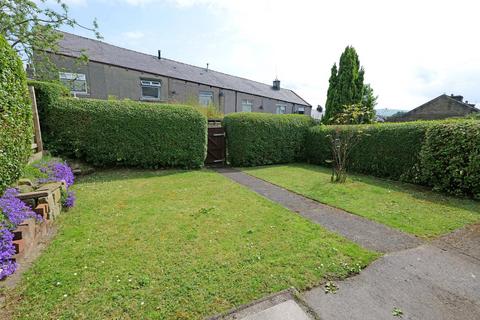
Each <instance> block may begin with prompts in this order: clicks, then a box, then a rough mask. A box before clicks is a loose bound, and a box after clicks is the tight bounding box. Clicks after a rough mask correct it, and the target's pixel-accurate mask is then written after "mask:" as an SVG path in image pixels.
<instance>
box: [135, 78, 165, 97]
mask: <svg viewBox="0 0 480 320" xmlns="http://www.w3.org/2000/svg"><path fill="white" fill-rule="evenodd" d="M140 86H141V87H142V99H145V100H160V88H161V86H162V84H161V83H160V81H151V80H140Z"/></svg>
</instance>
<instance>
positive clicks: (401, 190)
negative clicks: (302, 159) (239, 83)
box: [244, 164, 480, 238]
mask: <svg viewBox="0 0 480 320" xmlns="http://www.w3.org/2000/svg"><path fill="white" fill-rule="evenodd" d="M244 171H245V172H247V173H249V174H251V175H253V176H256V177H258V178H261V179H264V180H267V181H270V182H272V183H274V184H276V185H279V186H282V187H284V188H286V189H289V190H291V191H294V192H296V193H299V194H302V195H305V196H306V197H309V198H312V199H314V200H317V201H319V202H322V203H325V204H328V205H331V206H334V207H337V208H341V209H344V210H346V211H349V212H351V213H354V214H357V215H359V216H362V217H365V218H368V219H371V220H374V221H377V222H379V223H383V224H385V225H388V226H390V227H392V228H395V229H399V230H401V231H404V232H407V233H410V234H413V235H416V236H420V237H423V238H432V237H436V236H439V235H443V234H446V233H449V232H451V231H453V230H455V229H457V228H460V227H462V226H464V225H466V224H469V223H473V222H476V221H479V220H480V202H478V201H474V200H468V199H459V198H454V197H449V196H445V195H442V194H439V193H434V192H431V191H429V190H427V189H425V188H423V187H420V186H415V185H411V184H405V183H400V182H394V181H388V180H382V179H377V178H374V177H368V176H363V175H354V174H350V175H349V179H348V181H347V182H346V183H345V184H334V183H331V182H330V174H331V170H330V169H327V168H322V167H319V166H313V165H307V164H293V165H279V166H268V167H257V168H250V169H244Z"/></svg>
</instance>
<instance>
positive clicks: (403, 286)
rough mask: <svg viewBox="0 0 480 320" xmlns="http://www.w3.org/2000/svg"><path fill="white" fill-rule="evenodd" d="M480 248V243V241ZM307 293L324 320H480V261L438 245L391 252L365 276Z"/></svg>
mask: <svg viewBox="0 0 480 320" xmlns="http://www.w3.org/2000/svg"><path fill="white" fill-rule="evenodd" d="M479 245H480V243H479ZM336 284H337V286H338V291H337V293H336V294H325V292H324V290H323V288H321V287H318V288H315V289H312V290H310V291H307V292H305V293H304V294H303V296H304V299H305V301H306V302H307V304H308V306H309V307H311V308H312V309H313V310H314V311H315V313H316V314H317V315H318V316H319V318H320V319H324V320H329V319H332V320H333V319H335V320H342V319H344V320H347V319H348V320H371V319H395V317H394V316H393V315H392V311H393V309H394V308H395V307H396V308H399V309H400V310H401V311H402V312H403V316H402V319H419V320H420V319H421V320H454V319H462V320H470V319H471V320H478V319H480V261H479V260H476V259H474V258H472V257H469V256H466V255H464V254H462V253H459V252H457V251H456V250H445V249H442V248H439V247H437V246H435V245H422V246H420V247H418V248H414V249H409V250H404V251H400V252H395V253H392V254H387V255H385V256H383V257H381V258H380V259H378V260H377V261H375V262H374V263H373V264H371V265H370V266H369V267H367V268H366V269H365V270H363V271H362V272H361V273H360V274H359V275H357V276H355V277H352V278H348V279H346V280H344V281H339V282H337V283H336Z"/></svg>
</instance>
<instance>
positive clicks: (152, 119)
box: [46, 98, 207, 168]
mask: <svg viewBox="0 0 480 320" xmlns="http://www.w3.org/2000/svg"><path fill="white" fill-rule="evenodd" d="M46 122H47V123H46V126H47V130H48V131H49V132H48V134H49V136H50V137H52V138H53V140H52V141H51V142H50V145H49V148H50V150H51V151H52V152H54V153H57V154H62V155H66V156H70V157H77V158H81V159H84V160H86V161H87V162H89V163H91V164H93V165H97V166H111V165H125V166H135V167H144V168H157V167H185V168H197V167H201V166H202V165H203V163H204V159H205V156H206V147H207V119H206V117H205V116H204V115H202V114H201V113H200V112H198V111H197V110H195V109H193V108H192V107H188V106H178V105H164V104H150V103H141V102H133V101H105V100H93V99H74V98H60V99H59V100H58V101H57V102H56V103H54V104H53V105H52V106H51V108H50V110H49V116H48V118H46Z"/></svg>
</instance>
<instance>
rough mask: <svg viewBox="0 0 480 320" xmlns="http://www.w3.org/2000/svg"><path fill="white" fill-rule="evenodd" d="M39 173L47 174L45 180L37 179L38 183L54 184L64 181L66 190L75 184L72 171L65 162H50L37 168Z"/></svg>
mask: <svg viewBox="0 0 480 320" xmlns="http://www.w3.org/2000/svg"><path fill="white" fill-rule="evenodd" d="M38 168H39V169H40V171H41V172H43V173H46V174H47V178H41V179H39V182H40V183H46V182H55V181H62V180H64V181H65V183H66V184H67V188H70V187H71V186H72V185H73V183H74V182H75V176H74V175H73V172H72V169H70V167H69V166H68V164H67V163H66V162H59V161H51V162H47V163H43V164H40V165H39V166H38Z"/></svg>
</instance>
